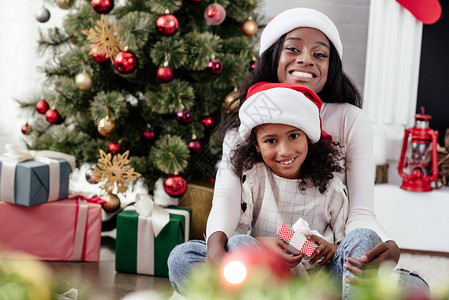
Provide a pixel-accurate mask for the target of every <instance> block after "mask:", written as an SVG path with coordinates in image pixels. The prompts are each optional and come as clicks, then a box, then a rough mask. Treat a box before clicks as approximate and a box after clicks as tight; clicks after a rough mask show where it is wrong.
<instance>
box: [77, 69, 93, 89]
mask: <svg viewBox="0 0 449 300" xmlns="http://www.w3.org/2000/svg"><path fill="white" fill-rule="evenodd" d="M75 85H76V87H77V88H78V89H79V90H81V91H88V90H90V88H91V87H92V85H93V82H92V77H91V76H90V75H89V74H87V72H86V71H84V72H82V73H79V74H77V75H76V76H75Z"/></svg>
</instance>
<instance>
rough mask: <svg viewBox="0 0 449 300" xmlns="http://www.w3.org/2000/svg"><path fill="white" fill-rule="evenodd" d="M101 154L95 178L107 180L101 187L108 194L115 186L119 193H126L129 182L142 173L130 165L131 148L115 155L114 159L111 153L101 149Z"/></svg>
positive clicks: (95, 169) (95, 170)
mask: <svg viewBox="0 0 449 300" xmlns="http://www.w3.org/2000/svg"><path fill="white" fill-rule="evenodd" d="M100 156H101V157H100V158H99V159H98V164H97V166H96V167H95V168H94V171H93V173H94V178H95V179H96V180H97V181H98V182H102V181H104V180H106V181H105V182H104V183H103V184H102V185H101V186H100V189H102V190H104V191H105V192H106V193H107V194H110V193H112V191H113V190H114V187H115V186H116V187H117V194H118V193H123V194H125V192H126V191H127V190H128V184H129V182H131V181H133V180H134V179H136V178H137V177H140V176H141V175H140V173H137V172H135V171H134V168H133V167H131V166H130V165H129V159H128V156H129V150H128V151H126V152H125V153H123V154H117V155H114V157H113V158H112V161H111V157H112V156H111V153H108V154H106V153H105V152H104V151H103V150H100Z"/></svg>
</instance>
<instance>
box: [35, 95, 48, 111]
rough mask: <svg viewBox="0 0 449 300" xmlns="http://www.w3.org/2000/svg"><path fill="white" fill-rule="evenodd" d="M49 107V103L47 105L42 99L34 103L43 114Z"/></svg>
mask: <svg viewBox="0 0 449 300" xmlns="http://www.w3.org/2000/svg"><path fill="white" fill-rule="evenodd" d="M49 108H50V105H48V103H47V101H45V100H43V99H42V100H40V101H38V102H37V103H36V110H37V112H38V113H40V114H45V113H46V112H47V110H48V109H49Z"/></svg>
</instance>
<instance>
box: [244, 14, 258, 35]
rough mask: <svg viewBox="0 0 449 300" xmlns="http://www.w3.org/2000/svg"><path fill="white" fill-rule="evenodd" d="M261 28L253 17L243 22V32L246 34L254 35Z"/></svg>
mask: <svg viewBox="0 0 449 300" xmlns="http://www.w3.org/2000/svg"><path fill="white" fill-rule="evenodd" d="M257 30H259V26H257V23H256V22H254V21H253V20H252V19H251V18H249V19H248V20H246V21H245V22H243V24H242V33H243V34H244V35H246V36H253V35H255V34H256V33H257Z"/></svg>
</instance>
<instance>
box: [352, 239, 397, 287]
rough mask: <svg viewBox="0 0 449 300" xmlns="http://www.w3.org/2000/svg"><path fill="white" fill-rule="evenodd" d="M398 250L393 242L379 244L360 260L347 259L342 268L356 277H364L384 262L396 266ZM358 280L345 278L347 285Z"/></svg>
mask: <svg viewBox="0 0 449 300" xmlns="http://www.w3.org/2000/svg"><path fill="white" fill-rule="evenodd" d="M399 256H400V250H399V247H398V245H397V244H396V243H395V242H394V241H391V240H390V241H386V242H380V243H378V244H377V245H376V246H374V248H373V249H371V250H369V251H368V252H366V253H365V254H363V255H362V257H361V258H360V259H355V258H352V257H348V258H347V259H346V261H347V263H345V264H344V268H345V269H347V270H349V271H350V272H351V273H352V274H354V275H356V276H358V277H366V276H369V275H370V274H372V272H373V271H375V272H377V269H378V267H379V265H380V264H381V263H383V262H385V261H392V262H393V263H394V264H397V263H398V261H399ZM358 280H359V279H358V278H347V282H348V283H357V281H358Z"/></svg>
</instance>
